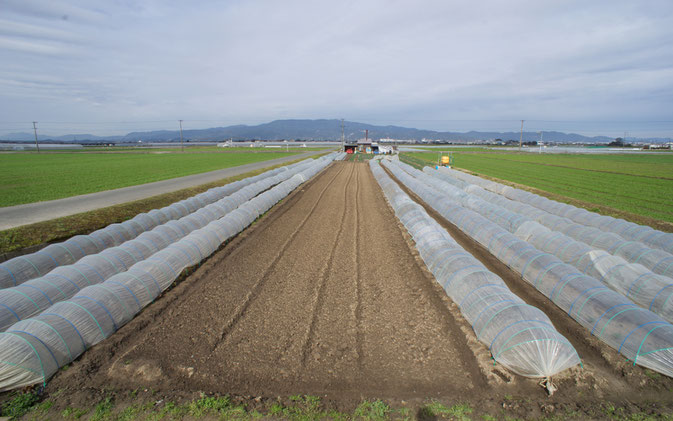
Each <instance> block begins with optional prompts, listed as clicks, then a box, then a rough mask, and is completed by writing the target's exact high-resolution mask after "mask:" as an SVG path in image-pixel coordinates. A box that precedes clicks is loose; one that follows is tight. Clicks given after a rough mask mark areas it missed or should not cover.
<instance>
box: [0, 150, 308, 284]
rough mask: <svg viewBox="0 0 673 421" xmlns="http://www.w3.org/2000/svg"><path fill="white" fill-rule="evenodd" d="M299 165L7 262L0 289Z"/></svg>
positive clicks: (0, 276)
mask: <svg viewBox="0 0 673 421" xmlns="http://www.w3.org/2000/svg"><path fill="white" fill-rule="evenodd" d="M297 165H302V162H300V163H297V164H292V165H288V166H285V167H281V168H277V169H274V170H270V171H267V172H265V173H263V174H259V175H256V176H254V177H248V178H246V179H244V180H240V181H235V182H233V183H229V184H227V185H224V186H221V187H214V188H212V189H210V190H208V191H205V192H203V193H199V194H197V195H195V196H193V197H190V198H188V199H184V200H180V201H179V202H176V203H173V204H171V205H169V206H165V207H163V208H161V209H153V210H151V211H149V212H146V213H140V214H138V215H136V216H135V217H133V218H131V219H129V220H128V221H124V222H122V223H119V224H110V225H108V226H107V227H105V228H102V229H99V230H97V231H94V232H92V233H90V234H87V235H76V236H74V237H71V238H70V239H68V240H66V241H64V242H61V243H56V244H50V245H48V246H47V247H45V248H43V249H41V250H39V251H37V252H35V253H31V254H26V255H23V256H18V257H15V258H13V259H10V260H7V261H6V262H3V263H0V288H8V287H12V286H16V285H19V284H21V283H23V282H25V281H27V280H30V279H33V278H37V277H40V276H44V275H46V274H47V273H49V272H50V271H51V270H52V269H54V268H56V267H58V266H63V265H71V264H73V263H75V262H77V261H78V260H79V259H81V258H83V257H84V256H88V255H90V254H96V253H100V252H101V251H103V250H105V249H107V248H109V247H114V246H119V245H121V244H122V243H124V242H126V241H128V240H131V239H134V238H136V237H137V236H138V235H140V234H141V233H143V232H146V231H149V230H151V229H152V228H154V227H156V226H158V225H162V224H165V223H167V222H168V221H172V220H177V219H179V218H182V217H184V216H186V215H189V214H191V213H193V212H195V211H197V210H198V209H201V208H203V207H204V206H206V205H208V204H211V203H214V202H216V201H218V200H220V199H221V198H223V197H225V196H227V195H230V194H232V193H234V192H236V191H238V190H239V189H241V188H243V187H245V186H247V185H249V184H252V183H254V182H256V181H259V180H262V179H264V178H267V177H272V176H274V175H277V174H280V173H282V172H284V171H288V170H289V169H291V168H293V167H295V166H297Z"/></svg>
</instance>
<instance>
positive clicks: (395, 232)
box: [47, 162, 673, 418]
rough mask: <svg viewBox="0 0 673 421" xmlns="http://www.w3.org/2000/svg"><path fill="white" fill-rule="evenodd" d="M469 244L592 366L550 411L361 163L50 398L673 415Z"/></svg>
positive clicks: (332, 174)
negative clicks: (221, 398)
mask: <svg viewBox="0 0 673 421" xmlns="http://www.w3.org/2000/svg"><path fill="white" fill-rule="evenodd" d="M445 226H447V228H448V229H449V231H451V227H450V226H449V225H446V223H445ZM453 234H454V235H457V234H458V233H453ZM460 241H461V244H463V246H464V247H465V248H466V249H468V250H469V251H470V252H472V253H474V254H475V255H477V257H478V258H480V259H482V260H483V261H484V262H485V263H487V266H488V267H489V268H490V269H491V270H493V271H494V272H496V273H498V274H499V275H500V276H501V277H503V279H505V280H506V281H507V283H508V284H510V288H512V290H513V291H515V292H516V293H518V294H519V295H520V296H521V297H522V298H523V299H524V300H526V301H528V302H530V303H531V304H533V305H536V306H538V307H541V308H542V310H543V311H546V312H547V314H548V315H549V316H550V317H551V318H552V320H555V321H556V319H557V318H561V320H560V321H559V323H557V325H558V327H559V330H560V331H561V332H562V333H564V334H565V335H566V336H567V337H568V339H570V340H571V342H573V344H574V345H575V346H576V348H577V349H578V351H579V352H580V356H581V357H582V358H583V360H584V361H585V366H584V368H583V369H580V368H579V367H578V368H576V369H573V370H569V371H568V372H566V373H564V374H562V375H560V376H559V377H558V378H557V379H555V383H556V384H557V385H558V386H559V391H558V392H556V394H555V395H553V396H552V397H548V396H547V395H546V392H545V391H544V390H543V388H542V387H540V386H538V385H537V380H533V379H525V378H521V377H519V376H515V375H512V374H510V373H509V372H507V371H506V370H505V369H504V368H502V367H499V366H494V365H493V362H492V360H491V359H490V354H489V353H488V350H487V349H486V347H485V346H483V345H482V344H480V343H478V342H477V341H476V338H475V335H474V333H473V332H472V330H471V328H470V327H469V325H468V324H467V323H466V322H465V320H464V319H463V318H462V316H461V315H460V312H459V311H458V309H457V306H456V305H455V304H454V303H452V302H451V301H450V300H449V299H448V298H447V297H446V296H445V294H444V292H443V291H442V290H441V288H440V287H439V286H438V285H437V284H436V282H435V281H434V280H433V278H432V276H431V275H430V273H429V272H428V271H427V270H426V269H425V267H424V265H423V263H422V261H421V260H420V259H419V258H418V256H417V254H416V252H415V251H414V249H413V244H412V242H411V241H410V239H409V238H408V235H407V234H406V232H405V231H404V230H403V228H401V226H400V225H399V223H398V222H397V220H396V218H395V215H394V213H393V212H392V210H391V209H390V208H389V206H388V204H387V203H386V201H385V198H384V196H383V193H382V192H381V190H380V188H379V186H378V184H377V183H376V181H375V180H374V178H373V176H372V174H371V171H370V170H369V167H368V165H367V164H366V163H356V162H337V163H334V164H333V165H331V166H330V167H329V168H327V169H326V170H325V171H324V172H323V173H321V174H320V175H318V176H316V178H315V179H313V180H312V181H310V182H309V183H307V184H305V185H304V186H302V187H301V188H300V189H298V190H297V191H295V192H293V193H292V194H291V195H290V196H289V197H288V198H287V199H285V200H284V201H283V202H282V203H280V204H279V205H277V206H276V207H274V208H273V209H272V210H271V211H270V212H268V213H267V214H266V215H265V216H264V217H263V218H261V219H260V220H259V221H257V222H256V223H255V224H254V225H253V226H252V227H250V228H249V229H247V230H246V231H245V232H244V233H243V234H241V235H239V236H238V237H237V238H236V239H234V240H233V241H231V242H230V243H229V244H227V245H226V246H225V247H223V248H222V249H221V250H220V251H218V252H217V253H216V254H214V255H213V256H212V257H211V258H210V259H209V260H208V261H207V262H206V263H205V264H204V265H202V266H201V267H200V268H199V269H197V270H196V271H195V272H194V273H193V274H192V275H190V276H189V277H187V278H186V279H185V280H183V281H182V282H180V283H179V284H178V285H177V286H176V287H174V288H173V289H172V290H170V291H168V292H167V293H165V294H164V296H162V297H161V298H160V299H158V300H157V301H156V302H155V303H153V304H152V305H150V306H149V307H148V308H147V309H146V310H145V311H144V312H143V313H141V314H140V315H139V316H138V317H137V318H136V319H134V320H133V321H132V322H130V323H129V324H127V325H126V326H124V327H123V328H122V329H120V330H119V331H118V332H117V333H116V334H114V335H113V336H112V337H111V338H109V339H107V340H106V341H104V342H103V343H101V344H99V345H97V346H96V347H94V348H93V349H91V350H89V351H87V353H85V354H84V356H83V357H82V358H80V359H79V360H78V361H76V362H75V363H73V364H72V365H71V367H69V368H68V369H67V370H65V371H62V372H60V373H59V374H58V375H57V376H55V377H54V378H53V379H52V381H51V382H50V384H49V385H48V387H47V392H48V394H50V395H53V400H54V401H55V402H56V406H55V408H65V407H68V406H77V405H80V406H82V405H86V403H87V402H88V403H89V405H91V402H96V401H97V400H98V399H100V398H101V397H102V396H106V394H109V393H113V394H114V395H115V397H116V402H117V404H123V403H124V401H125V400H126V401H128V402H135V400H136V399H144V400H146V401H147V400H152V401H156V402H158V403H157V405H159V404H160V402H162V401H164V400H168V399H171V400H180V399H192V398H193V397H195V396H198V395H199V393H200V392H205V393H209V394H210V393H212V394H217V395H224V394H228V395H231V396H233V397H235V399H236V400H238V401H243V402H246V403H247V404H249V405H250V406H251V407H253V408H254V407H256V406H257V407H264V405H266V403H268V402H271V401H274V400H278V399H279V397H280V399H283V398H287V397H288V396H291V395H297V394H306V395H315V396H320V397H322V398H323V402H325V403H326V404H327V405H332V406H334V407H336V408H338V409H343V408H346V409H348V410H351V409H352V408H353V407H355V406H356V405H357V403H358V402H360V401H362V400H363V399H383V400H385V401H386V402H387V403H389V404H390V405H391V406H394V407H395V406H397V407H399V406H412V407H413V406H414V405H416V408H418V406H420V405H422V404H423V403H427V402H428V401H429V400H431V399H436V400H438V401H441V402H446V403H447V404H451V403H457V402H466V403H468V404H469V405H470V406H471V407H472V408H475V410H476V412H477V413H489V414H496V415H497V414H509V415H512V416H520V417H525V418H529V417H537V416H541V415H544V414H555V415H563V414H567V412H568V411H576V412H577V413H578V414H589V413H594V412H596V411H599V412H596V413H601V412H600V411H603V410H604V402H613V403H615V404H616V405H617V406H622V407H626V408H629V407H632V408H636V410H637V411H645V412H646V413H651V412H652V411H655V412H656V411H659V410H663V409H665V408H670V407H671V392H670V391H671V390H673V381H671V379H668V378H664V377H663V376H659V375H657V374H656V373H654V374H652V373H648V372H646V371H645V370H643V369H641V368H640V367H632V366H630V365H629V364H628V363H627V362H626V361H625V360H624V359H623V358H621V357H620V356H618V355H617V354H616V353H615V352H614V351H612V350H610V349H608V348H607V347H604V346H602V345H601V344H600V343H599V342H598V341H596V340H595V339H594V338H592V337H590V335H589V334H588V333H586V332H584V331H583V330H582V329H581V328H580V327H579V326H578V325H577V324H576V323H575V322H574V321H572V320H571V319H569V318H567V317H565V316H564V314H563V312H561V311H558V309H556V308H555V307H553V305H551V304H548V303H546V304H545V302H544V300H543V299H541V296H540V295H539V294H538V293H537V292H536V291H534V290H531V289H530V288H527V287H526V285H525V284H524V283H523V281H521V280H520V279H517V278H516V277H515V276H512V274H511V273H508V271H509V269H507V268H506V267H504V266H503V265H498V264H497V262H494V261H493V260H489V257H488V255H486V254H484V253H485V252H484V251H483V250H481V249H479V247H476V246H475V245H474V244H470V243H469V239H465V238H461V239H460ZM564 317H565V318H564ZM555 323H556V322H555ZM138 391H139V392H138ZM138 393H140V395H138ZM265 402H266V403H265ZM610 405H612V403H611V404H610ZM503 411H506V412H503ZM561 411H565V412H561ZM590 411H594V412H590ZM509 415H508V416H509Z"/></svg>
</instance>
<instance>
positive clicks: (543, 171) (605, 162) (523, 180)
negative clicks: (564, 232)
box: [404, 152, 673, 222]
mask: <svg viewBox="0 0 673 421" xmlns="http://www.w3.org/2000/svg"><path fill="white" fill-rule="evenodd" d="M404 155H405V156H406V157H408V158H409V159H410V160H412V162H416V163H417V164H424V165H434V164H436V162H437V152H427V153H426V152H409V153H405V154H404ZM454 166H455V167H457V168H462V169H466V170H469V171H472V172H475V173H477V174H483V175H487V176H491V177H495V178H499V179H502V180H507V181H511V182H514V183H519V184H523V185H526V186H530V187H534V188H537V189H540V190H544V191H547V192H550V193H554V194H558V195H561V196H565V197H567V198H572V199H577V200H581V201H584V202H588V203H593V204H597V205H603V206H607V207H610V208H614V209H618V210H621V211H625V212H629V213H632V214H636V215H643V216H646V217H650V218H654V219H657V220H660V221H667V222H673V156H671V155H581V156H580V155H562V154H558V155H556V154H555V155H534V154H518V153H459V152H456V153H454ZM590 210H596V209H590Z"/></svg>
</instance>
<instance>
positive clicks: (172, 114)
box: [0, 0, 673, 138]
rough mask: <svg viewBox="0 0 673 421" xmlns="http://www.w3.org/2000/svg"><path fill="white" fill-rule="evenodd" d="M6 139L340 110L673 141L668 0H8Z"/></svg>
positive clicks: (412, 123)
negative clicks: (35, 132) (24, 134)
mask: <svg viewBox="0 0 673 421" xmlns="http://www.w3.org/2000/svg"><path fill="white" fill-rule="evenodd" d="M0 63H1V65H0V135H2V134H7V133H12V132H30V131H32V122H33V121H37V122H38V129H39V131H40V133H43V134H53V135H62V134H67V133H91V134H96V135H106V134H109V135H113V134H124V133H127V132H129V131H135V130H157V129H166V130H175V129H177V128H178V120H180V119H182V120H184V122H183V125H184V126H185V128H206V127H216V126H227V125H233V124H259V123H264V122H268V121H272V120H276V119H287V118H337V119H340V118H344V119H346V120H350V121H359V122H363V123H371V124H380V125H386V124H395V125H399V126H405V127H416V128H422V129H432V130H442V131H469V130H494V131H518V130H519V128H520V125H521V122H520V120H521V119H524V120H525V123H524V124H525V127H524V128H525V130H526V131H533V130H535V131H540V130H558V131H565V132H575V133H582V134H585V135H589V136H594V135H606V136H623V135H624V133H626V134H627V136H631V137H641V138H646V137H654V136H660V137H673V2H672V1H670V0H663V1H650V0H642V1H621V0H609V1H605V0H593V1H586V0H581V1H573V0H567V1H555V0H548V1H540V0H507V1H505V0H483V1H479V2H469V1H458V0H436V1H435V0H427V1H411V0H410V1H402V0H359V1H348V0H344V1H333V0H331V1H323V0H310V1H309V0H283V1H278V0H275V1H274V0H269V1H265V0H245V1H237V0H229V1H215V0H213V1H198V0H194V1H184V0H179V1H171V0H135V1H132V0H70V1H64V0H0Z"/></svg>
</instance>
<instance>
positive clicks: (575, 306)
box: [383, 161, 673, 377]
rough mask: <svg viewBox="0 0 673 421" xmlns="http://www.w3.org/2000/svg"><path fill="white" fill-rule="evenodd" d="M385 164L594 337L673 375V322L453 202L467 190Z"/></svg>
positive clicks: (632, 358) (635, 361)
mask: <svg viewBox="0 0 673 421" xmlns="http://www.w3.org/2000/svg"><path fill="white" fill-rule="evenodd" d="M383 162H384V165H386V167H387V168H389V169H390V170H391V172H393V174H394V175H395V177H397V178H398V179H399V180H400V181H401V182H402V183H404V184H405V185H406V186H407V187H408V188H409V189H411V190H412V191H414V192H415V193H416V194H417V195H418V196H419V197H421V198H422V199H423V200H424V201H425V202H426V203H427V204H428V205H430V206H431V207H432V208H434V209H435V210H436V211H437V212H438V213H440V214H441V215H442V216H443V217H444V218H446V219H447V220H448V221H449V222H451V223H452V224H454V225H455V226H456V227H458V228H459V229H460V230H462V231H463V232H464V233H466V234H467V235H468V236H470V237H472V239H474V240H475V241H477V242H478V243H480V244H482V245H483V246H484V247H485V248H486V249H488V250H489V251H490V252H491V253H492V254H493V255H494V256H495V257H497V258H498V259H499V260H500V261H501V262H503V263H505V264H506V265H507V266H509V267H510V268H511V269H512V270H514V271H515V272H517V273H519V274H520V275H521V277H522V278H523V279H524V280H525V281H526V282H528V283H530V284H531V285H533V286H534V287H535V288H536V289H537V290H538V291H540V292H541V293H542V294H544V295H545V296H546V297H547V298H549V299H550V300H551V301H552V302H553V303H554V304H556V305H557V306H558V307H559V308H561V309H563V310H564V311H565V312H567V313H568V315H569V316H570V317H572V318H573V319H575V320H576V321H577V322H578V323H580V324H581V325H582V326H584V327H585V328H587V329H588V330H589V331H590V332H591V333H592V334H593V335H595V336H596V337H598V338H599V339H600V340H602V341H603V342H605V343H606V344H607V345H609V346H611V347H612V348H614V349H615V350H617V351H618V352H619V353H621V354H622V355H624V356H625V357H626V358H627V359H629V360H630V361H632V362H633V364H634V365H635V364H638V365H642V366H644V367H647V368H650V369H652V370H654V371H657V372H659V373H663V374H665V375H667V376H669V377H673V325H671V324H670V323H669V322H667V321H665V320H664V319H662V318H661V317H659V316H658V315H656V314H654V313H653V312H651V311H649V310H647V309H644V308H642V307H640V306H638V305H636V304H634V303H633V302H632V301H631V300H629V299H627V298H626V297H624V296H623V295H622V294H619V293H617V292H615V291H614V290H612V289H611V288H609V287H607V286H605V285H604V284H603V283H601V282H600V281H599V280H597V279H595V278H593V277H591V276H588V275H585V274H583V273H582V272H580V271H578V270H577V269H576V268H575V267H573V266H571V265H569V264H567V263H564V262H563V261H561V260H560V259H559V258H558V257H556V256H554V255H552V254H550V253H545V252H543V251H540V250H538V249H537V248H535V247H534V246H532V245H530V244H529V243H527V242H526V241H523V240H522V239H520V238H519V237H517V236H515V235H514V234H512V233H511V232H509V231H508V230H506V229H505V228H503V227H502V226H500V225H498V224H496V223H494V222H492V221H490V220H489V219H487V218H485V217H483V216H482V215H479V214H478V213H476V212H474V211H472V210H470V209H467V208H465V207H463V206H461V205H460V202H459V201H456V200H452V198H453V197H455V196H456V195H464V194H467V193H466V192H464V191H462V190H460V189H458V188H457V187H455V186H451V185H449V184H447V183H445V182H442V181H440V180H438V179H436V178H434V177H431V176H429V175H427V174H425V173H423V172H421V171H418V170H416V169H414V168H412V167H410V166H408V165H406V164H401V163H394V162H392V163H386V162H385V161H383ZM444 188H445V189H444Z"/></svg>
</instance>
